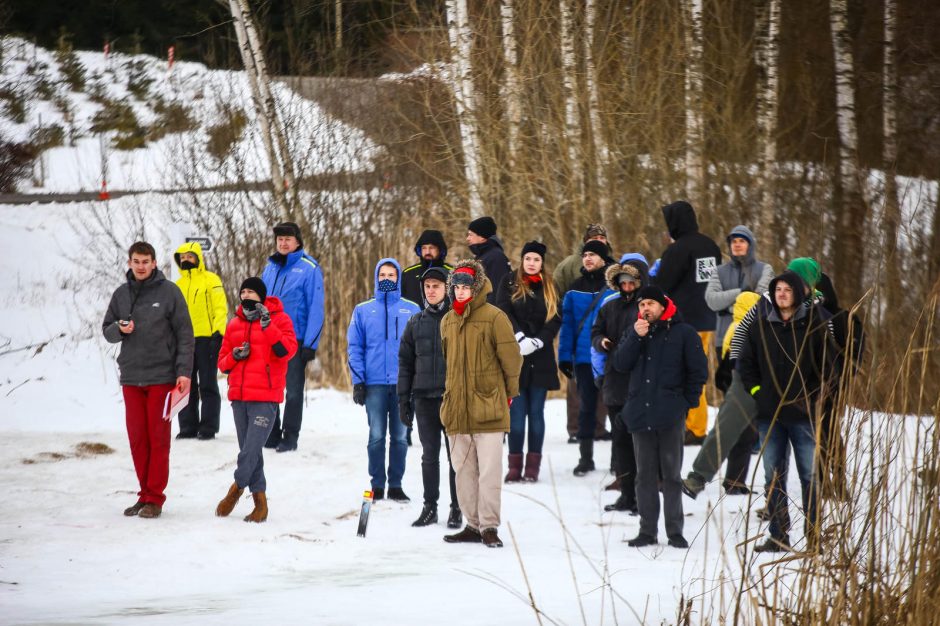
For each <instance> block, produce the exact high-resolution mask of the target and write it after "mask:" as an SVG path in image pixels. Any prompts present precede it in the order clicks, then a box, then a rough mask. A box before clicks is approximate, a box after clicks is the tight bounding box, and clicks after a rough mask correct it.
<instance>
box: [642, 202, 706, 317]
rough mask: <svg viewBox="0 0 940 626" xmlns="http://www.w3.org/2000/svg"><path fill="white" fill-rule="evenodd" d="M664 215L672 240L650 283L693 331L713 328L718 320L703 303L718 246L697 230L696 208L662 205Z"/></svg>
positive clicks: (682, 204) (680, 203) (680, 205)
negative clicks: (661, 293)
mask: <svg viewBox="0 0 940 626" xmlns="http://www.w3.org/2000/svg"><path fill="white" fill-rule="evenodd" d="M663 217H664V218H665V219H666V225H667V226H668V227H669V235H670V236H671V237H672V238H673V240H674V241H673V243H671V244H670V245H669V247H667V248H666V250H665V251H664V252H663V256H662V260H661V261H660V264H659V271H658V272H657V274H656V276H655V278H653V283H654V284H656V285H658V286H659V287H661V288H662V290H663V291H665V292H666V295H668V296H669V297H670V298H672V300H673V301H674V302H675V303H676V307H678V309H679V310H680V311H682V317H683V319H684V320H685V321H686V322H687V323H688V324H691V325H692V326H693V327H694V328H695V330H697V331H699V332H705V331H714V330H715V325H716V323H717V322H716V319H715V313H714V311H712V310H711V309H709V308H708V305H706V304H705V290H706V289H707V287H708V281H709V279H710V278H711V275H712V272H713V271H715V269H716V268H717V267H718V264H719V263H720V262H721V249H720V248H719V247H718V244H716V243H715V242H714V241H712V240H711V239H710V238H709V237H706V236H705V235H703V234H702V233H700V232H698V221H697V220H696V218H695V210H694V209H693V208H692V205H690V204H689V203H688V202H681V201H680V202H674V203H672V204H670V205H667V206H664V207H663Z"/></svg>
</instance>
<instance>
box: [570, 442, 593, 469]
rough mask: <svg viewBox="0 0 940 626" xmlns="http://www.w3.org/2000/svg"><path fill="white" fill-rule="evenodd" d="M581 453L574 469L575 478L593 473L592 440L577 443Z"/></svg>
mask: <svg viewBox="0 0 940 626" xmlns="http://www.w3.org/2000/svg"><path fill="white" fill-rule="evenodd" d="M578 445H579V447H580V451H581V459H580V460H579V461H578V464H577V465H576V466H575V468H574V475H575V476H584V475H585V474H587V473H588V472H592V471H594V440H593V439H581V440H580V441H578Z"/></svg>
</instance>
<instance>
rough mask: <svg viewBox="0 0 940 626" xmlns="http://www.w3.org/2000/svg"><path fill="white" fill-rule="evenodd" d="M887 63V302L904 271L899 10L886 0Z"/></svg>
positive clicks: (884, 160) (884, 158)
mask: <svg viewBox="0 0 940 626" xmlns="http://www.w3.org/2000/svg"><path fill="white" fill-rule="evenodd" d="M884 3H885V6H884V62H883V65H882V80H883V82H884V87H883V89H884V91H883V103H882V123H883V129H882V130H883V132H884V144H883V147H882V158H881V166H882V169H884V176H885V204H884V253H885V257H886V259H887V261H888V267H887V270H888V276H887V278H888V299H889V301H891V302H893V301H894V297H893V296H894V295H896V294H897V289H898V287H900V281H901V272H900V268H899V265H900V259H898V258H897V251H898V227H899V225H900V222H901V206H900V202H899V200H898V181H897V160H898V122H897V111H898V69H897V62H896V58H895V57H896V53H897V47H896V44H895V36H896V33H897V23H898V7H897V2H896V0H884Z"/></svg>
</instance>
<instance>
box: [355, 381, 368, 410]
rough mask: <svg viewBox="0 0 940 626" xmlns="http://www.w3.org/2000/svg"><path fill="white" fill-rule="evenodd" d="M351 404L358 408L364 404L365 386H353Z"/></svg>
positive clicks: (357, 384) (360, 384) (361, 384)
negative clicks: (356, 405)
mask: <svg viewBox="0 0 940 626" xmlns="http://www.w3.org/2000/svg"><path fill="white" fill-rule="evenodd" d="M353 402H355V403H356V404H358V405H359V406H365V404H366V386H365V385H364V384H363V383H356V384H355V385H353Z"/></svg>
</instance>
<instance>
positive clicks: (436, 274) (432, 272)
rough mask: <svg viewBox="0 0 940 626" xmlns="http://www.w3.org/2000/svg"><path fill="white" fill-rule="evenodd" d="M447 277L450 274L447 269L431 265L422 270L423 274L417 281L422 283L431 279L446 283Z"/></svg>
mask: <svg viewBox="0 0 940 626" xmlns="http://www.w3.org/2000/svg"><path fill="white" fill-rule="evenodd" d="M448 276H450V272H449V271H447V268H444V267H441V266H439V265H432V266H431V267H429V268H428V269H426V270H424V273H423V274H421V278H419V279H418V280H420V281H421V282H422V283H423V282H424V281H426V280H427V279H429V278H433V279H434V280H439V281H441V282H442V283H446V282H447V277H448Z"/></svg>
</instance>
